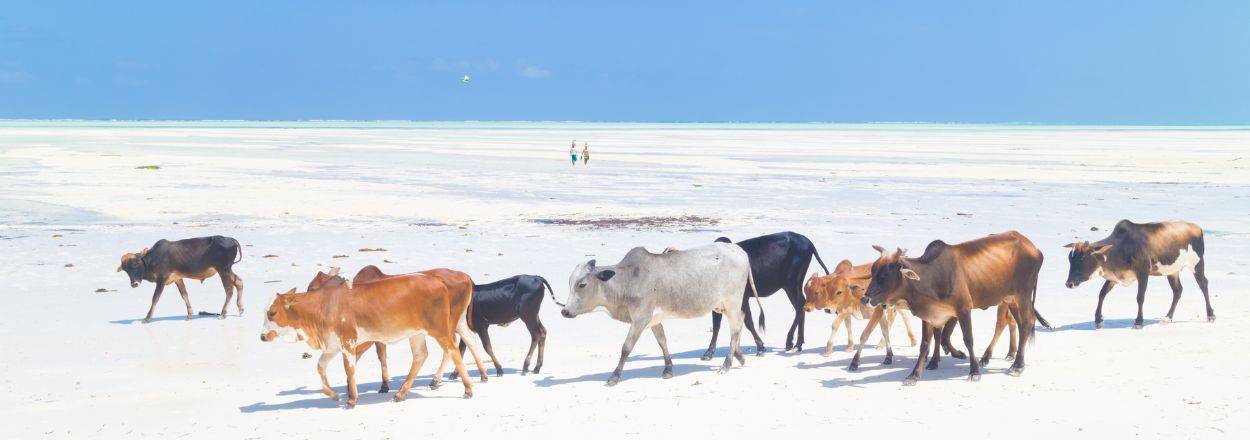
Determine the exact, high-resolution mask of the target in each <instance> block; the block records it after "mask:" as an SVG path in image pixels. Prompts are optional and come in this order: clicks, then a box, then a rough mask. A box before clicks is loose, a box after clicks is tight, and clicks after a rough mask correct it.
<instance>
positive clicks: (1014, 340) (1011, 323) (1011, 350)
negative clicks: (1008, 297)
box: [1003, 307, 1020, 361]
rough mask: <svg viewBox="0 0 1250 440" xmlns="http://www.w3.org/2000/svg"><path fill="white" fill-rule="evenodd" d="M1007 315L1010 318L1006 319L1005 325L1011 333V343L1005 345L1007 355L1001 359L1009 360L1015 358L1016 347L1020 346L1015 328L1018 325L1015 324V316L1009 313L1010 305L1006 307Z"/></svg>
mask: <svg viewBox="0 0 1250 440" xmlns="http://www.w3.org/2000/svg"><path fill="white" fill-rule="evenodd" d="M1007 317H1008V318H1010V319H1008V320H1007V325H1006V327H1007V330H1008V333H1010V334H1011V341H1010V343H1011V345H1010V346H1008V347H1007V357H1005V358H1003V359H1006V360H1009V361H1010V360H1013V359H1015V358H1016V352H1017V349H1018V348H1019V347H1020V336H1019V331H1018V330H1017V329H1018V328H1019V327H1020V326H1019V325H1017V324H1016V318H1015V317H1014V316H1013V314H1012V313H1011V307H1008V308H1007Z"/></svg>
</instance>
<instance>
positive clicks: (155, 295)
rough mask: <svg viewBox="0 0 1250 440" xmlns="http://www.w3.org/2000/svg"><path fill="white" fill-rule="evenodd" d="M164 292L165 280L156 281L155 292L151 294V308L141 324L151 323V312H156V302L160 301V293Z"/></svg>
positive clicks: (158, 279)
mask: <svg viewBox="0 0 1250 440" xmlns="http://www.w3.org/2000/svg"><path fill="white" fill-rule="evenodd" d="M164 291H165V278H157V279H156V291H155V292H152V307H149V308H148V315H147V316H145V317H143V323H144V324H147V323H149V322H152V312H154V311H156V302H157V301H160V300H161V292H164Z"/></svg>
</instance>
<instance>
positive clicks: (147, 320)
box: [143, 318, 152, 324]
mask: <svg viewBox="0 0 1250 440" xmlns="http://www.w3.org/2000/svg"><path fill="white" fill-rule="evenodd" d="M149 322H152V318H143V323H144V324H147V323H149Z"/></svg>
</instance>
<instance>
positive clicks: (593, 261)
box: [586, 260, 595, 269]
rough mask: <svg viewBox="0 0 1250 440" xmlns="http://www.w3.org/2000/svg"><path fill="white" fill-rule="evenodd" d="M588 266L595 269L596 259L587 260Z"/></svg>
mask: <svg viewBox="0 0 1250 440" xmlns="http://www.w3.org/2000/svg"><path fill="white" fill-rule="evenodd" d="M586 266H589V267H590V268H591V269H594V268H595V260H590V261H587V262H586Z"/></svg>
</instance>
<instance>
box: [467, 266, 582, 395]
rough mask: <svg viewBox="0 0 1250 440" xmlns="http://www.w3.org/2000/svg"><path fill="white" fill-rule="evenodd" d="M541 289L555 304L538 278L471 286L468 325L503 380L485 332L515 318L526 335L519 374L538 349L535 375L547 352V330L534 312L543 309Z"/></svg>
mask: <svg viewBox="0 0 1250 440" xmlns="http://www.w3.org/2000/svg"><path fill="white" fill-rule="evenodd" d="M543 287H546V288H547V291H548V292H549V293H551V300H552V301H555V303H556V304H559V305H560V306H561V307H563V306H564V304H560V302H559V301H556V293H555V291H554V290H552V289H551V285H550V284H547V280H546V279H545V278H543V277H541V276H538V275H516V276H513V277H511V278H505V279H502V280H499V281H495V282H493V283H489V284H474V285H473V307H471V308H470V309H469V310H470V313H471V316H470V319H469V325H470V327H471V328H472V329H473V331H474V332H476V333H477V335H478V336H479V337H481V338H482V345H483V346H485V347H486V354H488V355H490V360H491V362H494V363H495V374H496V375H497V376H503V365H501V364H500V363H499V359H498V358H496V357H495V349H494V347H492V346H491V343H490V334H489V332H488V331H487V330H488V329H489V327H490V326H491V325H499V326H501V327H506V326H507V325H508V324H511V323H512V322H513V321H516V320H517V319H518V318H519V319H520V320H521V322H524V323H525V328H527V329H529V331H530V349H529V352H528V353H526V355H525V364H524V365H523V366H522V367H521V374H526V373H528V372H529V369H530V358H531V357H533V356H534V349H535V348H537V349H538V363H536V364H534V372H535V373H537V372H538V370H539V369H541V368H542V367H543V352H544V351H546V348H547V329H546V328H545V327H543V323H542V322H541V321H539V320H538V309H539V308H540V307H542V305H543ZM464 348H465V344H464V341H463V340H462V341H460V353H461V354H463V353H464ZM456 376H457V375H456V373H454V372H453V373H452V374H451V378H452V379H453V380H454V379H456Z"/></svg>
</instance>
